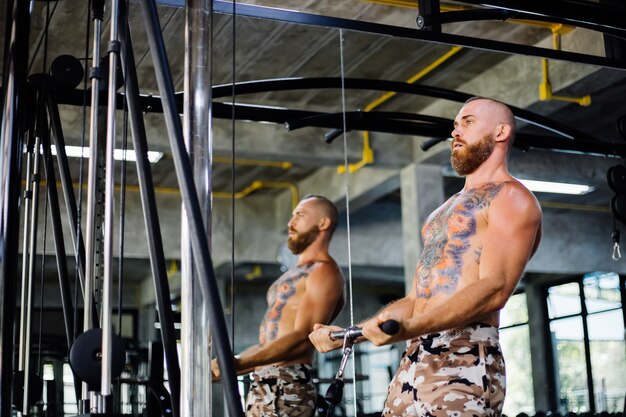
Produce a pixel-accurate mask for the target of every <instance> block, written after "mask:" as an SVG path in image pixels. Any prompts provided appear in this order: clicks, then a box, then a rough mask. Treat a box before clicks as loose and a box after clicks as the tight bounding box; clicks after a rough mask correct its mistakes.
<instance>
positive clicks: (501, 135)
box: [495, 123, 511, 142]
mask: <svg viewBox="0 0 626 417" xmlns="http://www.w3.org/2000/svg"><path fill="white" fill-rule="evenodd" d="M510 136H511V125H508V124H506V123H501V124H499V125H498V126H496V135H495V141H496V142H504V141H505V140H507V139H508V138H509V137H510Z"/></svg>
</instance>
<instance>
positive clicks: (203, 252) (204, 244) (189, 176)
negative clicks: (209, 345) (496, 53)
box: [141, 0, 243, 417]
mask: <svg viewBox="0 0 626 417" xmlns="http://www.w3.org/2000/svg"><path fill="white" fill-rule="evenodd" d="M141 4H142V8H143V11H144V18H145V19H144V21H145V24H146V30H147V34H148V41H149V43H150V51H151V55H152V59H153V62H154V66H155V70H156V78H157V82H158V85H159V91H160V93H161V98H162V100H163V113H164V116H165V122H166V125H167V129H168V136H169V140H170V146H171V148H172V154H173V157H174V166H175V168H176V176H177V178H178V182H179V186H180V189H181V193H182V197H183V202H184V207H185V212H186V215H187V217H188V219H189V233H190V241H191V245H192V249H193V253H194V261H195V268H196V269H197V272H198V274H197V279H198V282H199V284H200V290H201V291H202V296H203V298H204V301H205V305H206V306H207V310H208V314H209V319H210V322H211V326H212V328H213V336H214V338H213V342H214V344H215V348H216V352H217V359H218V363H219V366H220V369H221V371H222V375H223V382H224V393H225V395H226V403H227V406H228V411H229V415H230V417H243V410H242V407H241V398H240V396H239V390H238V386H237V378H236V375H235V366H234V363H233V353H232V350H231V348H230V345H229V342H228V332H227V331H226V323H225V320H224V315H223V310H222V303H221V301H220V298H219V292H218V289H217V283H216V277H215V271H214V270H213V263H212V260H211V253H210V251H209V244H208V239H207V236H206V230H205V228H204V221H203V218H202V213H201V209H200V203H199V202H198V196H197V194H196V188H195V184H194V182H193V172H192V168H191V163H190V161H189V156H188V155H187V153H186V150H185V146H184V140H183V133H182V126H181V123H180V118H179V115H178V111H177V109H176V100H175V97H174V87H173V83H172V76H171V74H170V72H169V66H168V62H167V57H166V54H165V46H164V44H163V36H162V34H161V30H160V25H159V20H158V15H157V11H156V5H155V3H154V0H143V1H142V2H141Z"/></svg>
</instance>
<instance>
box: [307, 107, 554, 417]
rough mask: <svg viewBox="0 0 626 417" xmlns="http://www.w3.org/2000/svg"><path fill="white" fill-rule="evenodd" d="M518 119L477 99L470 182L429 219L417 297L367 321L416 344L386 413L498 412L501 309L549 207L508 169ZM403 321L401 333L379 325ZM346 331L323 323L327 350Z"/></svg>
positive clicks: (460, 118) (461, 156)
mask: <svg viewBox="0 0 626 417" xmlns="http://www.w3.org/2000/svg"><path fill="white" fill-rule="evenodd" d="M514 137H515V119H514V117H513V113H512V112H511V110H510V109H509V108H508V107H507V106H506V105H505V104H503V103H501V102H499V101H495V100H491V99H487V98H482V97H475V98H472V99H470V100H468V101H467V102H466V103H465V105H464V106H463V107H462V108H461V110H460V111H459V113H458V115H457V116H456V118H455V120H454V130H453V131H452V139H453V140H452V149H451V152H452V154H451V163H452V166H453V167H454V169H455V170H456V171H457V173H458V174H459V175H461V176H465V186H464V187H463V189H462V190H461V191H460V192H458V193H457V194H455V195H453V196H452V197H450V199H448V201H446V202H445V203H444V204H443V205H442V206H440V207H439V208H438V209H436V210H435V211H434V212H433V213H432V214H431V215H430V216H429V217H428V219H427V220H426V222H425V225H424V227H423V229H422V240H423V243H424V249H423V251H422V253H421V256H420V258H419V260H418V263H417V267H416V270H415V275H414V279H413V286H412V288H411V290H410V292H409V293H408V295H407V296H406V297H404V298H402V299H400V300H398V301H396V302H394V303H392V304H390V305H389V306H387V307H385V308H383V309H382V310H381V311H380V312H379V313H378V314H377V315H376V316H375V317H373V318H371V319H369V320H367V321H365V322H363V323H362V327H363V336H364V339H367V340H369V341H371V342H372V343H374V344H375V345H378V346H381V345H386V344H389V343H394V342H398V341H402V340H407V348H406V350H405V352H404V355H403V357H402V360H401V362H400V366H399V368H398V371H397V372H396V375H395V377H394V378H393V380H392V381H391V384H390V386H389V392H388V398H387V401H386V403H385V407H384V410H383V416H385V417H386V416H403V417H404V416H436V417H440V416H441V417H450V416H455V417H456V416H468V417H469V416H483V415H488V416H497V415H500V414H501V412H502V405H503V402H504V395H505V371H504V360H503V358H502V352H501V350H500V345H499V342H498V325H499V311H500V309H502V308H503V307H504V305H505V303H506V302H507V300H508V299H509V297H510V295H511V294H512V292H513V290H514V289H515V287H516V285H517V283H518V281H519V280H520V278H521V276H522V272H523V270H524V268H525V266H526V263H527V262H528V260H529V259H530V257H531V256H532V255H533V254H534V252H535V250H536V248H537V245H538V244H539V241H540V238H541V217H542V215H541V209H540V207H539V204H538V202H537V200H536V199H535V197H534V196H533V194H532V193H531V192H530V191H528V190H527V189H526V188H525V187H524V186H523V185H522V184H521V183H520V182H519V181H517V180H516V179H515V178H513V177H512V176H511V175H510V174H509V172H508V166H507V157H508V154H509V152H510V149H511V145H512V143H513V140H514ZM389 319H394V320H396V321H398V322H399V323H400V332H399V333H397V334H396V335H394V336H389V335H387V334H385V333H383V332H382V331H381V330H380V328H379V325H380V324H381V323H382V322H384V321H386V320H389ZM333 330H339V329H338V328H336V327H329V326H323V325H321V324H316V325H315V331H314V332H313V333H312V334H311V335H310V336H309V337H310V338H311V340H312V341H313V343H314V345H315V346H316V348H317V349H318V350H320V351H322V352H325V351H329V350H333V349H336V348H338V347H340V345H339V343H338V342H334V341H332V340H330V334H329V332H331V331H333Z"/></svg>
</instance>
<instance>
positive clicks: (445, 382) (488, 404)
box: [382, 324, 506, 417]
mask: <svg viewBox="0 0 626 417" xmlns="http://www.w3.org/2000/svg"><path fill="white" fill-rule="evenodd" d="M505 389H506V379H505V371H504V359H503V357H502V351H501V349H500V343H499V340H498V329H497V328H496V327H493V326H490V325H487V324H472V325H470V326H467V327H465V328H460V329H452V330H447V331H443V332H439V333H432V334H429V335H425V336H420V337H417V338H415V339H413V340H411V341H409V342H407V348H406V350H405V351H404V354H403V355H402V360H401V361H400V366H399V368H398V371H397V372H396V375H395V376H394V378H393V379H392V381H391V384H390V385H389V392H388V396H387V401H386V403H385V408H384V410H383V414H382V415H383V417H390V416H394V417H396V416H397V417H406V416H420V417H471V416H500V415H501V414H502V406H503V404H504V394H505Z"/></svg>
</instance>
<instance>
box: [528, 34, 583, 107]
mask: <svg viewBox="0 0 626 417" xmlns="http://www.w3.org/2000/svg"><path fill="white" fill-rule="evenodd" d="M552 45H553V47H554V49H556V50H559V49H561V34H560V29H559V28H557V29H556V30H554V31H553V32H552ZM539 100H540V101H547V100H558V101H566V102H569V103H577V104H578V105H579V106H583V107H586V106H589V105H590V104H591V96H590V95H588V94H587V95H586V96H582V97H566V96H557V95H554V94H552V86H551V85H550V71H549V68H548V60H547V58H542V59H541V84H539Z"/></svg>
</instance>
